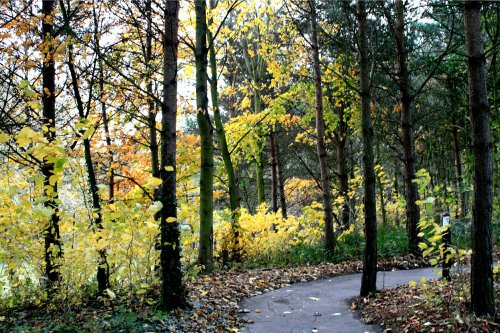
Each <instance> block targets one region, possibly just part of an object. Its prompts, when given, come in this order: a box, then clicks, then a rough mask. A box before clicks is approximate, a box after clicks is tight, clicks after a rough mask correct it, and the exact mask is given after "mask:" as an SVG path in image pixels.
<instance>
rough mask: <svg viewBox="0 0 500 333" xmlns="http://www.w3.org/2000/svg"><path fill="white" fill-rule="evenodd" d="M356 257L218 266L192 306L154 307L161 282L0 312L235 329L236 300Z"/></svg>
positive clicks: (197, 287)
mask: <svg viewBox="0 0 500 333" xmlns="http://www.w3.org/2000/svg"><path fill="white" fill-rule="evenodd" d="M426 265H427V263H426V262H425V261H423V260H421V259H417V258H415V257H413V256H406V257H394V258H390V259H384V260H381V261H380V262H379V269H380V270H393V269H412V268H417V267H422V266H426ZM361 270H362V263H361V262H360V261H354V262H345V263H340V264H332V263H327V264H321V265H316V266H304V267H294V268H284V269H258V270H251V271H229V272H219V273H214V274H211V275H205V276H203V275H200V276H196V277H195V278H193V279H191V280H190V281H187V283H186V286H187V288H188V293H189V302H190V305H191V307H192V308H191V309H187V310H178V311H176V312H174V313H164V312H162V311H159V310H158V304H157V303H156V300H158V299H159V295H158V290H159V286H153V287H152V288H151V289H150V290H148V291H147V292H145V293H140V294H137V293H131V292H128V293H123V294H120V293H118V292H117V293H116V295H115V294H113V296H114V297H112V299H109V300H106V301H105V302H102V301H100V302H97V301H95V300H88V301H87V302H85V303H84V304H82V305H81V306H79V307H74V308H71V309H68V308H64V304H53V303H52V304H42V305H38V306H37V307H32V308H25V309H12V310H9V311H8V312H7V313H5V314H2V315H0V331H2V332H237V331H238V327H239V326H240V325H241V324H243V323H242V322H241V319H240V318H239V317H238V302H240V301H241V300H243V299H245V298H248V297H251V296H255V295H258V294H262V293H264V292H268V291H271V290H274V289H279V288H282V287H285V286H288V285H290V284H293V283H297V282H308V281H312V280H317V279H321V278H329V277H333V276H339V275H345V274H351V273H357V272H360V271H361Z"/></svg>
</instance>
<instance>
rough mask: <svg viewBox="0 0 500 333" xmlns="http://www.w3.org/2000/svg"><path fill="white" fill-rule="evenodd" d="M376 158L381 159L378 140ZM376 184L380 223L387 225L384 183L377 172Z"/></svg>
mask: <svg viewBox="0 0 500 333" xmlns="http://www.w3.org/2000/svg"><path fill="white" fill-rule="evenodd" d="M377 160H378V161H381V158H380V142H377ZM376 177H377V186H378V192H379V198H380V211H381V212H382V225H383V226H386V225H387V214H386V212H385V198H384V184H382V179H381V177H380V176H379V175H378V174H377V175H376Z"/></svg>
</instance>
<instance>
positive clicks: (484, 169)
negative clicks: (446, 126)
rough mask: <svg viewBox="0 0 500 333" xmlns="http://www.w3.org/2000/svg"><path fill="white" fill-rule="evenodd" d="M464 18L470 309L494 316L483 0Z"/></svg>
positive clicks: (470, 4) (467, 8) (468, 5)
mask: <svg viewBox="0 0 500 333" xmlns="http://www.w3.org/2000/svg"><path fill="white" fill-rule="evenodd" d="M464 19H465V46H466V50H467V63H468V80H469V109H470V117H471V125H472V153H473V155H474V194H473V205H472V268H471V310H472V311H473V312H474V313H475V314H476V315H478V316H482V315H491V316H493V315H494V314H495V296H494V290H493V272H492V268H493V257H492V240H491V218H492V216H491V214H492V184H493V176H492V169H493V163H492V152H491V145H492V143H491V135H490V125H489V119H488V118H489V112H490V108H489V105H488V94H487V89H486V59H485V55H484V50H483V41H482V37H481V2H480V1H466V2H465V9H464Z"/></svg>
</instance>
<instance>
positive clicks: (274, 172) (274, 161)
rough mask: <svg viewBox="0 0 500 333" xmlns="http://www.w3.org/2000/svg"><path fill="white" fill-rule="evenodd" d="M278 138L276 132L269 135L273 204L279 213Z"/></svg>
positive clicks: (275, 210)
mask: <svg viewBox="0 0 500 333" xmlns="http://www.w3.org/2000/svg"><path fill="white" fill-rule="evenodd" d="M276 145H277V144H276V138H275V134H274V131H271V134H269V146H270V148H271V203H272V209H273V212H274V213H276V212H278V153H277V151H276Z"/></svg>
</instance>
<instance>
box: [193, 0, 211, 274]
mask: <svg viewBox="0 0 500 333" xmlns="http://www.w3.org/2000/svg"><path fill="white" fill-rule="evenodd" d="M206 7H207V4H206V0H197V1H196V2H195V10H196V47H195V60H196V108H197V112H196V120H197V121H198V127H199V129H200V140H201V170H200V244H199V252H198V264H200V265H202V266H203V271H204V272H205V273H208V272H211V271H212V270H213V257H214V253H213V252H214V251H213V244H214V240H213V233H214V232H213V211H214V203H213V189H214V183H213V182H214V180H213V178H214V175H213V170H214V146H213V127H212V123H211V121H210V116H209V114H208V88H207V82H208V73H207V67H208V58H207V57H208V49H207V30H208V29H207V13H206V11H207V8H206Z"/></svg>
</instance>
